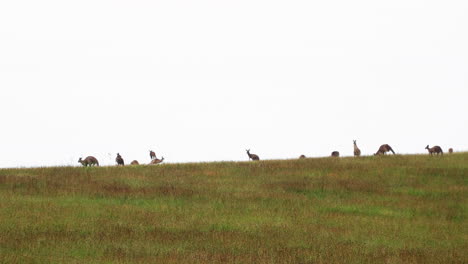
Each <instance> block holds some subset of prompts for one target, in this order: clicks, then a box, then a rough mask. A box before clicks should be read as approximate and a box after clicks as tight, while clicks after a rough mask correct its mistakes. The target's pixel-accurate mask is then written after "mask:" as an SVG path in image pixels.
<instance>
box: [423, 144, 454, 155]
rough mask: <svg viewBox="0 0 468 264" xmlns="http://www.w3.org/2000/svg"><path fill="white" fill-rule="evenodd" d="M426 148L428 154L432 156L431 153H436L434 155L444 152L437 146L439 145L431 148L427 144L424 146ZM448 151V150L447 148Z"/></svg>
mask: <svg viewBox="0 0 468 264" xmlns="http://www.w3.org/2000/svg"><path fill="white" fill-rule="evenodd" d="M426 149H427V151H429V155H431V156H432V154H434V153H435V154H436V155H439V154H441V155H444V152H443V151H442V148H441V147H439V146H433V147H432V148H430V147H429V145H427V146H426ZM449 151H450V150H449Z"/></svg>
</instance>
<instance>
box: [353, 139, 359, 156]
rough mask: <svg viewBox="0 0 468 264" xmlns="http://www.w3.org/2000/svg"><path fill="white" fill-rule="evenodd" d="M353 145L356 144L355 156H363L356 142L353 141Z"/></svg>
mask: <svg viewBox="0 0 468 264" xmlns="http://www.w3.org/2000/svg"><path fill="white" fill-rule="evenodd" d="M353 144H354V156H355V157H359V156H361V150H360V149H359V148H358V146H357V145H356V140H353Z"/></svg>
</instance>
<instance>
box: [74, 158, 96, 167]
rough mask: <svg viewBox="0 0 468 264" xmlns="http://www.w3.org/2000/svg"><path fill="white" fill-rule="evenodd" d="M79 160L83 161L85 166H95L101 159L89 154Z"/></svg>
mask: <svg viewBox="0 0 468 264" xmlns="http://www.w3.org/2000/svg"><path fill="white" fill-rule="evenodd" d="M78 162H79V163H81V164H82V165H83V166H85V167H86V166H94V165H96V166H99V161H98V160H97V159H96V158H95V157H93V156H88V157H86V158H85V159H81V158H80V159H79V160H78Z"/></svg>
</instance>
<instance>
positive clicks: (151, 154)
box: [150, 150, 156, 160]
mask: <svg viewBox="0 0 468 264" xmlns="http://www.w3.org/2000/svg"><path fill="white" fill-rule="evenodd" d="M150 158H151V160H154V159H155V158H156V153H154V151H152V150H150Z"/></svg>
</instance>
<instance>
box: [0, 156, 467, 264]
mask: <svg viewBox="0 0 468 264" xmlns="http://www.w3.org/2000/svg"><path fill="white" fill-rule="evenodd" d="M467 183H468V153H459V154H453V155H445V156H443V157H429V156H426V155H424V156H418V155H408V156H399V155H397V156H386V157H362V158H340V159H335V158H317V159H304V160H284V161H261V162H219V163H199V164H164V165H160V166H136V167H101V168H84V167H83V168H74V167H58V168H34V169H2V170H0V263H468V253H467V252H468V250H467V248H468V223H467V204H468V199H467V198H468V192H467V191H468V184H467Z"/></svg>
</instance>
